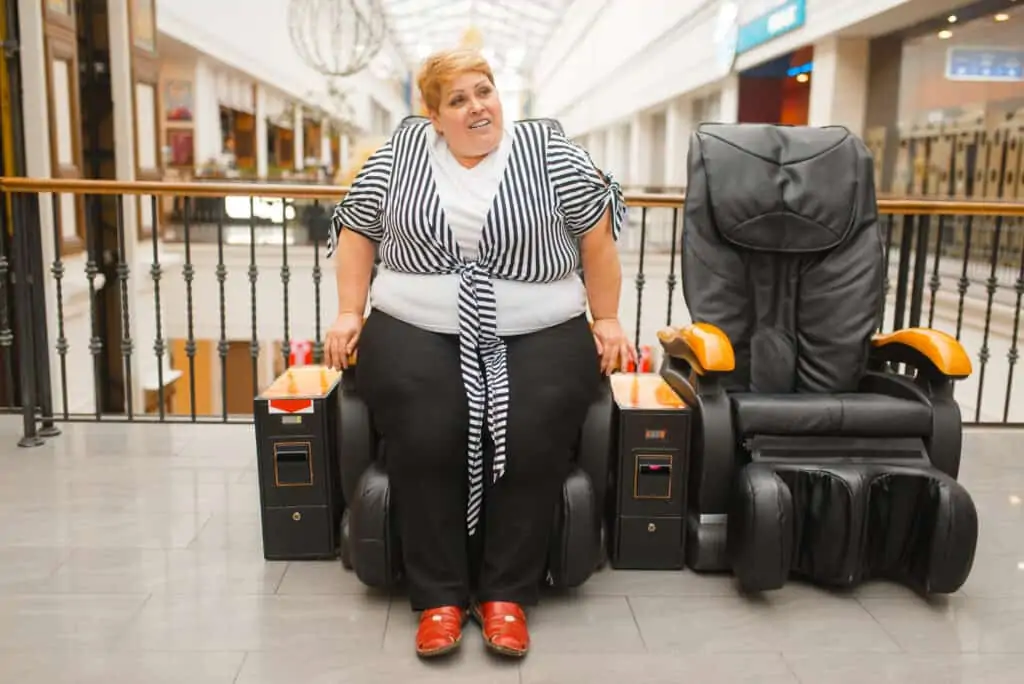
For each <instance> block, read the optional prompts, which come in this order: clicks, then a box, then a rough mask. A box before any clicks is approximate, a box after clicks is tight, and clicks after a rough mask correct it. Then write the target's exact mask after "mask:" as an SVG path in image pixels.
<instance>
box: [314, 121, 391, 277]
mask: <svg viewBox="0 0 1024 684" xmlns="http://www.w3.org/2000/svg"><path fill="white" fill-rule="evenodd" d="M393 161H394V149H393V147H392V142H391V141H390V140H389V141H388V142H387V143H385V144H384V145H383V146H382V147H381V148H380V149H379V150H377V151H376V152H374V153H373V154H372V155H370V157H369V158H368V159H367V160H366V162H365V163H364V164H363V167H362V169H360V171H359V174H358V175H357V176H356V178H355V180H354V181H353V182H352V187H351V188H349V191H348V194H346V195H345V197H344V199H342V200H341V201H340V202H338V205H337V206H336V207H335V208H334V216H333V217H332V218H331V230H330V233H329V234H328V236H327V258H328V259H329V258H331V256H332V255H333V254H334V250H335V249H337V247H338V235H339V234H340V233H341V230H342V227H344V228H347V229H349V230H354V231H355V232H357V233H359V234H360V235H363V236H365V237H367V238H369V239H370V240H373V241H374V242H380V241H381V239H383V237H384V229H383V222H382V220H381V216H382V215H383V211H384V197H385V195H386V193H387V190H388V184H389V183H390V180H391V167H392V162H393Z"/></svg>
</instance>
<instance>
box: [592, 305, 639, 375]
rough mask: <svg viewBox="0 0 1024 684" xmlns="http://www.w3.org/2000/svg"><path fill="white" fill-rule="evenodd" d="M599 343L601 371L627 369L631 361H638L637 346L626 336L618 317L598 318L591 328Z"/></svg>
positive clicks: (611, 371) (610, 371)
mask: <svg viewBox="0 0 1024 684" xmlns="http://www.w3.org/2000/svg"><path fill="white" fill-rule="evenodd" d="M591 330H592V332H593V333H594V341H595V342H596V343H597V354H598V356H600V357H601V372H602V373H604V374H605V375H611V374H612V373H614V372H615V371H616V370H620V371H622V370H626V368H628V367H629V362H630V361H632V362H634V363H636V347H634V346H633V343H632V342H631V341H630V340H629V338H628V337H626V333H625V331H624V330H623V329H622V325H620V324H619V319H617V318H598V319H597V320H595V321H594V325H593V326H592V328H591Z"/></svg>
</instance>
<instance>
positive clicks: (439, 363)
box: [356, 310, 600, 610]
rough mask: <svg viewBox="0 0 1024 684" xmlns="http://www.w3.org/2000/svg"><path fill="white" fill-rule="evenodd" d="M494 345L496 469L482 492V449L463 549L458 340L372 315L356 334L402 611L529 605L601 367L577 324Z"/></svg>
mask: <svg viewBox="0 0 1024 684" xmlns="http://www.w3.org/2000/svg"><path fill="white" fill-rule="evenodd" d="M504 339H505V343H506V345H507V350H508V362H507V367H508V376H509V416H508V427H507V432H506V447H507V451H506V453H507V463H506V469H505V474H504V475H503V476H502V478H501V479H500V480H498V482H497V483H493V484H492V483H491V478H490V458H489V456H490V453H491V451H492V450H491V449H486V448H485V478H484V479H485V483H486V486H485V492H484V508H483V519H482V524H481V526H480V527H479V528H478V530H477V533H476V534H475V535H474V536H473V537H472V538H470V537H469V536H468V533H467V530H466V499H467V495H468V486H467V482H466V478H467V466H466V448H467V447H466V444H467V434H468V425H469V418H468V408H467V402H466V392H465V390H464V388H463V385H462V377H461V373H460V368H459V341H458V337H457V336H455V335H442V334H438V333H433V332H429V331H426V330H423V329H421V328H417V327H415V326H412V325H409V324H407V323H404V322H402V321H399V320H398V319H396V318H394V317H392V316H389V315H387V314H385V313H382V312H380V311H376V310H374V311H372V312H371V314H370V316H369V317H368V319H367V321H366V324H365V326H364V328H363V332H362V335H361V338H360V342H359V369H358V371H357V375H356V377H357V386H358V390H359V393H360V395H361V396H362V397H363V398H364V400H365V401H366V403H367V405H368V406H369V408H370V411H371V414H372V415H373V419H374V423H375V424H376V427H377V430H378V431H379V432H380V434H381V436H382V438H383V441H384V445H385V446H384V448H385V452H384V453H385V460H386V470H387V473H388V479H389V482H390V486H391V506H392V514H393V515H394V516H396V520H397V523H398V530H399V534H400V536H401V545H402V559H403V565H404V568H405V575H406V578H407V582H408V587H409V597H410V600H411V604H412V608H413V610H425V609H427V608H432V607H437V606H444V605H455V606H462V607H467V606H468V605H469V603H470V600H471V598H472V596H473V595H474V594H475V597H476V599H477V600H479V601H513V602H516V603H520V604H523V605H532V604H535V603H536V602H537V599H538V592H539V589H540V584H541V582H542V580H543V575H544V573H545V572H546V570H547V551H548V544H549V541H550V538H551V532H552V523H553V520H554V513H555V506H556V504H557V503H558V501H559V497H560V496H561V487H562V483H563V482H564V481H565V478H566V476H567V475H568V472H569V467H570V463H571V456H572V447H573V445H574V443H575V440H576V438H577V435H578V433H579V430H580V428H581V426H582V424H583V420H584V419H585V417H586V414H587V409H588V407H589V406H590V403H591V402H592V401H593V398H594V396H595V394H596V392H597V388H598V384H599V382H600V366H599V362H598V358H597V349H596V347H595V344H594V339H593V337H592V335H591V333H590V328H589V326H588V324H587V321H586V318H585V317H584V316H580V317H578V318H575V319H572V320H570V321H568V322H566V323H563V324H560V325H557V326H553V327H551V328H546V329H544V330H540V331H538V332H534V333H530V334H525V335H517V336H511V337H506V338H504ZM485 444H489V439H487V438H485Z"/></svg>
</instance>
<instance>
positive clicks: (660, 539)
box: [609, 373, 691, 570]
mask: <svg viewBox="0 0 1024 684" xmlns="http://www.w3.org/2000/svg"><path fill="white" fill-rule="evenodd" d="M611 381H612V394H613V396H614V400H615V402H614V405H613V409H612V411H613V424H612V425H613V427H612V429H613V440H614V441H613V443H614V444H615V445H616V448H617V450H618V469H617V473H616V481H617V487H616V497H617V498H616V501H615V504H614V506H615V515H614V520H613V521H612V523H613V524H612V544H611V548H610V549H609V557H610V560H611V563H612V566H613V567H616V568H621V569H632V570H671V569H679V568H682V567H683V564H684V546H685V545H684V535H685V532H684V530H685V513H686V489H687V473H688V471H689V460H690V459H689V446H690V419H691V411H690V409H689V407H688V406H687V405H686V403H685V402H683V400H682V399H680V398H679V396H678V395H677V394H676V393H675V392H674V391H673V390H672V388H671V387H669V386H668V384H667V383H666V382H665V381H664V380H662V378H661V377H660V376H659V375H656V374H649V373H619V374H615V375H613V376H612V378H611Z"/></svg>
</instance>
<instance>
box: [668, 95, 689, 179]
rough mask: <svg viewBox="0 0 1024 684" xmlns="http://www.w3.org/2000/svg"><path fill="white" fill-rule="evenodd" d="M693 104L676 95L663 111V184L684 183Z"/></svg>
mask: <svg viewBox="0 0 1024 684" xmlns="http://www.w3.org/2000/svg"><path fill="white" fill-rule="evenodd" d="M692 118H693V106H692V103H691V102H690V100H689V99H687V98H685V97H677V98H676V99H674V100H672V102H670V103H669V105H668V109H667V111H666V112H665V185H668V186H673V187H675V186H683V185H686V172H687V169H686V163H687V160H686V155H687V153H688V152H689V147H690V132H691V131H692V130H693V121H692Z"/></svg>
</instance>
